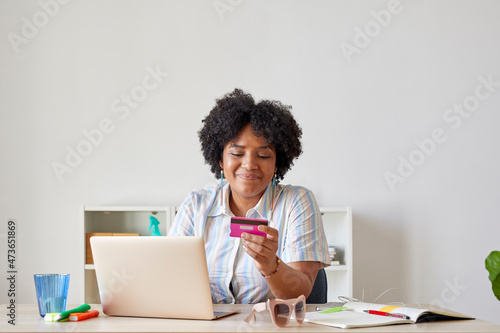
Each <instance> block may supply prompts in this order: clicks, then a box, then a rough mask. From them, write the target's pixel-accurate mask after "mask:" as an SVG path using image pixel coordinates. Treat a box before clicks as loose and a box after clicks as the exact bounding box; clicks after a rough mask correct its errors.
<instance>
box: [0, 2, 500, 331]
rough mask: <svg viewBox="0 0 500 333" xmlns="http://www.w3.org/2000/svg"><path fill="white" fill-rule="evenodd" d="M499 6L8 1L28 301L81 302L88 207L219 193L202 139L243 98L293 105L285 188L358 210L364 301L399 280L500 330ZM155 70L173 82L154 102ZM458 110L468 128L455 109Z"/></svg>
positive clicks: (12, 148) (2, 212) (5, 91)
mask: <svg viewBox="0 0 500 333" xmlns="http://www.w3.org/2000/svg"><path fill="white" fill-rule="evenodd" d="M56 4H57V6H56ZM224 5H225V7H223V6H224ZM388 7H389V9H391V10H392V11H393V12H392V13H391V12H390V11H388ZM384 13H386V14H387V13H391V14H390V17H389V16H387V15H385V16H384ZM498 14H500V2H498V1H405V0H401V2H394V1H392V2H389V1H378V0H377V1H311V0H309V1H272V2H271V1H263V0H254V1H236V0H232V1H229V0H220V1H213V0H203V1H202V0H199V1H182V0H176V1H78V0H73V1H71V2H68V3H66V2H64V3H63V1H62V0H61V3H59V2H55V0H41V1H40V2H38V1H16V0H2V1H0V62H1V63H0V66H1V67H0V154H1V155H0V158H1V164H0V220H1V221H3V222H2V224H3V225H4V227H2V228H3V229H4V230H1V231H0V233H3V234H5V232H6V226H5V225H6V222H7V221H8V219H9V218H14V219H16V220H17V222H18V230H17V232H18V246H17V250H18V252H17V266H18V270H19V275H18V281H17V292H18V295H17V302H18V303H34V302H35V291H34V286H33V278H32V275H33V274H34V273H41V272H42V273H43V272H67V273H70V274H71V283H70V292H69V294H70V295H69V302H70V303H78V302H80V301H82V300H83V291H82V282H83V270H82V264H83V258H80V257H79V255H80V252H78V251H79V250H80V248H79V247H80V245H81V243H82V235H81V234H80V230H79V228H78V227H79V207H80V206H81V205H178V204H180V202H181V201H182V200H183V199H184V197H185V196H186V195H187V193H188V192H189V191H191V190H193V189H197V188H200V187H203V186H204V185H206V184H209V183H213V182H215V179H214V178H213V176H212V175H211V174H210V171H209V168H208V166H207V165H205V164H204V162H203V159H202V156H201V152H200V147H199V143H198V138H197V131H198V130H199V128H200V126H201V120H202V118H203V117H204V116H205V115H206V114H207V113H208V112H209V110H210V109H211V108H212V106H213V104H214V99H215V98H217V97H221V96H222V95H224V94H225V93H227V92H229V91H231V90H233V89H234V88H235V87H240V88H242V89H244V90H245V91H247V92H250V93H252V94H253V96H254V97H255V98H256V100H260V99H277V100H280V101H282V102H284V103H285V104H289V105H292V106H293V113H294V115H295V116H296V118H297V120H298V121H299V123H300V125H301V127H302V129H303V132H304V135H303V146H304V153H303V155H302V156H301V157H300V158H299V159H298V160H297V162H296V163H295V166H294V167H293V169H292V171H291V172H289V173H288V174H287V176H286V177H285V180H284V182H283V183H285V184H286V183H291V184H299V185H303V186H306V187H308V188H310V189H312V190H313V191H314V193H315V194H316V197H317V200H318V202H319V204H320V205H321V206H352V208H353V213H354V259H355V261H354V290H355V294H354V296H355V297H358V298H361V297H363V295H364V300H366V301H373V300H375V299H376V298H377V297H378V296H379V295H381V294H382V293H384V291H386V290H389V289H390V290H389V291H388V292H387V293H385V294H384V295H382V297H380V298H379V299H378V301H379V302H396V301H402V302H406V303H414V302H415V301H418V302H421V303H433V304H438V305H442V306H445V307H446V308H449V309H452V310H455V311H459V312H464V313H467V314H469V315H472V316H476V317H477V318H481V319H486V320H489V321H492V322H496V323H500V320H499V319H498V318H499V316H498V313H500V302H499V301H498V300H497V299H496V298H495V297H494V296H493V292H492V290H491V284H490V282H489V280H488V273H487V271H486V270H485V267H484V259H485V258H486V256H487V255H488V254H489V253H490V251H492V250H500V241H499V239H500V236H499V235H500V226H499V216H500V214H499V212H500V205H499V198H500V176H499V172H498V170H499V169H500V158H499V149H498V143H499V140H500V131H499V130H498V128H499V124H500V114H499V111H500V83H499V82H500V65H499V59H500V44H499V37H498V36H499V32H500V20H499V19H498ZM376 17H378V20H379V21H377V20H376ZM30 25H31V28H30ZM363 31H366V32H363ZM366 34H368V35H366ZM370 36H371V37H370ZM346 45H348V46H346ZM342 47H344V50H345V49H346V48H349V47H350V50H351V51H352V53H351V54H350V55H349V54H346V53H345V52H343V51H342ZM354 47H356V49H355V51H353V50H354ZM147 68H149V69H150V70H156V69H158V70H159V71H160V72H162V73H168V76H164V77H163V76H162V77H160V80H159V81H161V82H160V83H158V82H156V81H153V80H150V81H147V83H149V84H150V85H151V84H153V83H155V82H156V83H157V84H156V86H157V87H155V89H152V90H150V91H148V90H144V89H142V88H141V85H142V84H143V79H144V78H146V77H147V75H148V69H147ZM162 75H163V74H162ZM480 77H482V78H483V79H484V80H488V79H489V80H490V81H491V82H493V83H492V84H490V86H489V89H490V90H488V89H487V88H486V87H484V86H483V87H479V88H477V87H478V86H480V85H481V81H480V79H479V78H480ZM150 88H151V87H150ZM141 89H142V90H141ZM141 92H143V93H144V92H146V95H143V96H141V95H140V93H141ZM131 93H135V94H136V95H135V96H136V97H137V100H136V102H137V103H136V104H135V105H134V108H132V107H129V111H130V112H129V114H128V115H127V116H126V117H125V116H124V115H125V114H124V113H123V112H124V111H123V108H124V106H125V105H126V104H124V102H121V101H120V99H121V96H122V95H125V94H128V95H130V94H131ZM476 93H479V94H480V95H479V96H481V100H480V99H478V98H476V97H475V94H476ZM138 99H140V101H138ZM132 102H133V101H132ZM474 102H478V104H474ZM463 103H470V104H469V105H468V108H469V109H474V110H473V111H470V112H469V111H466V112H465V113H464V115H465V116H461V117H460V118H459V119H460V120H461V122H460V126H458V124H459V123H458V121H459V120H457V119H458V118H457V117H459V116H458V114H457V113H453V114H451V113H448V112H453V111H448V110H449V109H451V108H453V106H454V104H455V105H458V106H459V105H460V104H463ZM118 106H121V107H122V109H121V110H122V111H121V112H118V113H116V112H114V110H115V111H116V110H117V109H116V107H118ZM125 108H126V107H125ZM464 110H465V108H464ZM120 116H122V118H123V119H122V118H120ZM451 116H453V117H455V118H450V117H451ZM446 117H448V118H447V119H448V120H446V119H445V118H446ZM105 119H109V125H110V127H111V129H112V130H111V131H108V132H109V133H104V134H103V136H102V138H99V136H96V137H95V138H96V139H95V142H96V143H95V144H93V145H91V146H88V142H89V141H88V139H86V137H85V136H84V134H83V132H84V131H88V132H92V130H93V129H96V128H98V127H99V124H100V123H101V121H103V120H104V121H106V120H105ZM452 119H453V120H452ZM453 126H455V127H456V128H454V127H453ZM435 129H437V130H438V131H439V130H440V131H441V134H440V136H439V137H440V139H441V140H440V141H441V142H438V143H434V144H430V143H429V140H430V139H431V138H432V133H433V131H434V130H435ZM94 133H95V132H94ZM97 139H99V140H97ZM85 141H87V145H86V144H85ZM416 142H419V143H421V144H420V145H421V146H422V145H423V147H424V148H419V145H417V143H416ZM85 145H86V146H85ZM78 148H80V149H81V150H82V149H83V150H82V151H84V152H85V153H86V154H87V156H83V157H82V158H81V160H80V161H78V162H79V163H77V162H76V160H73V167H69V166H68V163H67V162H66V159H67V158H68V154H69V153H68V152H69V150H71V149H73V150H77V149H78ZM84 148H87V150H86V151H85V150H84ZM68 149H69V150H68ZM424 150H425V151H424ZM70 160H71V159H70ZM403 160H404V161H407V162H402V161H403ZM410 160H411V161H413V163H414V164H417V165H416V166H414V167H412V168H411V169H410V168H409V167H408V165H406V166H404V164H405V163H410ZM58 163H59V164H58ZM54 165H59V166H61V165H65V166H66V167H67V169H64V171H65V172H64V173H62V174H61V171H60V172H59V177H58V173H57V172H56V171H55V169H54ZM70 169H71V172H69V170H70ZM398 169H399V171H398ZM412 169H413V170H412ZM66 171H68V172H66ZM399 172H400V173H401V174H402V175H403V176H402V175H399V174H398V173H399ZM388 173H391V174H392V176H393V177H395V176H396V175H398V177H400V178H393V179H397V181H395V182H394V183H393V184H392V185H393V186H392V188H391V186H390V183H389V182H388V181H387V179H386V175H387V174H388ZM4 223H5V224H4ZM3 240H4V239H3ZM3 246H4V245H3ZM2 251H6V249H5V248H3V247H2ZM4 253H5V252H4ZM0 258H6V255H0ZM2 261H3V262H2V263H1V267H2V268H3V269H4V270H6V268H5V267H6V259H2ZM180 273H182V272H180ZM4 286H5V280H4V279H2V291H1V299H0V300H1V302H2V303H4V302H5V301H6V300H7V296H6V291H5V290H6V289H7V287H4ZM391 288H395V289H391Z"/></svg>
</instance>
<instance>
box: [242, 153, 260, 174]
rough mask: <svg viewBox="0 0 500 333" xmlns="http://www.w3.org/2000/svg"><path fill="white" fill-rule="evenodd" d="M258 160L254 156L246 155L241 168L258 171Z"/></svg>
mask: <svg viewBox="0 0 500 333" xmlns="http://www.w3.org/2000/svg"><path fill="white" fill-rule="evenodd" d="M256 161H257V158H256V157H255V156H253V154H245V156H244V158H243V161H242V163H241V166H242V167H243V168H245V169H247V170H255V169H257V163H256Z"/></svg>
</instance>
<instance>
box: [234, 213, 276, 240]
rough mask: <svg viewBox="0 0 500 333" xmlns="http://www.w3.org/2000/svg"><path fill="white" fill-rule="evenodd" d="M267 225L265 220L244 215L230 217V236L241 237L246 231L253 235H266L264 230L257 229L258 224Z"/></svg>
mask: <svg viewBox="0 0 500 333" xmlns="http://www.w3.org/2000/svg"><path fill="white" fill-rule="evenodd" d="M261 224H263V225H268V222H267V220H259V219H247V218H244V217H231V233H230V234H229V236H231V237H241V234H242V233H244V232H246V233H249V234H253V235H259V236H264V237H266V236H267V234H266V233H265V232H262V231H259V230H258V229H257V228H258V227H259V225H261Z"/></svg>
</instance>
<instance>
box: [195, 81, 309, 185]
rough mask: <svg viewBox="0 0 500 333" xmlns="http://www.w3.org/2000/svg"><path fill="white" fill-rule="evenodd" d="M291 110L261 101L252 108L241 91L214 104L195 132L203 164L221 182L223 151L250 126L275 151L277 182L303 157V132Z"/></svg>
mask: <svg viewBox="0 0 500 333" xmlns="http://www.w3.org/2000/svg"><path fill="white" fill-rule="evenodd" d="M291 109H292V107H291V106H287V105H283V104H282V103H280V102H278V101H269V100H263V101H260V102H259V103H258V104H255V101H254V99H253V97H252V96H251V95H250V94H247V93H245V92H243V91H242V90H240V89H235V90H234V91H233V92H231V93H228V94H226V95H225V96H223V97H222V98H220V99H218V100H216V104H215V106H214V108H213V109H212V110H211V111H210V114H209V115H208V116H207V117H206V118H205V119H204V120H203V121H202V122H203V123H204V124H203V127H202V128H201V130H200V131H199V132H198V136H199V138H200V142H201V150H202V152H203V157H204V158H205V162H206V163H207V164H209V165H210V170H211V171H212V172H213V173H214V175H215V177H216V178H217V179H220V173H221V170H222V169H221V167H220V165H219V162H220V161H221V160H222V154H223V152H224V147H225V146H226V144H228V143H229V142H231V141H233V140H235V139H236V138H237V137H238V135H239V133H240V132H241V130H242V129H243V127H245V126H246V125H247V124H249V123H250V125H251V127H252V130H253V132H254V133H255V135H256V136H259V137H260V136H263V137H264V139H265V140H266V142H269V143H270V144H271V145H272V146H273V147H274V149H275V151H276V168H277V171H276V180H277V181H280V180H282V179H283V177H284V176H285V174H286V172H287V171H288V170H290V168H291V167H292V165H293V160H294V159H295V158H297V157H299V156H300V154H301V153H302V145H301V143H300V138H301V137H302V130H301V129H300V127H299V125H298V124H297V122H296V121H295V119H294V118H293V116H292V114H291V112H290V110H291Z"/></svg>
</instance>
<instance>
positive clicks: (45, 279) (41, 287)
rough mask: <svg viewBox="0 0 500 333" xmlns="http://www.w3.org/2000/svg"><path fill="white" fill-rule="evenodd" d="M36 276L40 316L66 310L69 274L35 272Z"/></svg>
mask: <svg viewBox="0 0 500 333" xmlns="http://www.w3.org/2000/svg"><path fill="white" fill-rule="evenodd" d="M34 277H35V289H36V298H37V301H38V311H39V312H40V316H42V317H45V315H46V314H47V313H61V312H63V311H65V310H66V300H67V298H68V288H69V274H35V275H34Z"/></svg>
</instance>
